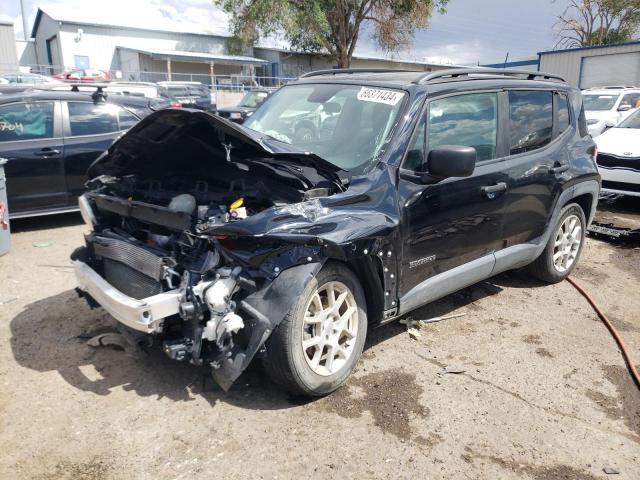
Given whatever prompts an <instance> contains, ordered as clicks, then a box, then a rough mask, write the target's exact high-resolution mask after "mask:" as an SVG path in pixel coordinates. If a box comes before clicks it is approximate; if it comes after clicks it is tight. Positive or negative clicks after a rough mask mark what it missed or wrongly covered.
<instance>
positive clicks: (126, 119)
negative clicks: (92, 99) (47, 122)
mask: <svg viewBox="0 0 640 480" xmlns="http://www.w3.org/2000/svg"><path fill="white" fill-rule="evenodd" d="M68 105H69V125H70V126H71V135H72V136H76V135H99V134H101V133H112V132H118V131H120V130H125V129H127V128H130V127H132V126H133V125H135V124H136V123H137V121H138V119H137V118H136V117H135V116H134V115H133V114H131V113H130V112H127V111H125V110H124V109H122V108H120V107H119V106H118V105H113V104H108V103H99V104H95V103H89V102H68Z"/></svg>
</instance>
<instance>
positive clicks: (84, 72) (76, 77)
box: [53, 68, 111, 82]
mask: <svg viewBox="0 0 640 480" xmlns="http://www.w3.org/2000/svg"><path fill="white" fill-rule="evenodd" d="M53 78H55V79H57V80H65V81H73V82H77V81H81V82H103V81H105V80H111V75H110V74H109V72H105V71H103V70H91V69H83V68H77V69H74V70H68V71H66V72H62V73H58V74H57V75H53Z"/></svg>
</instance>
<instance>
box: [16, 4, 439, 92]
mask: <svg viewBox="0 0 640 480" xmlns="http://www.w3.org/2000/svg"><path fill="white" fill-rule="evenodd" d="M123 22H124V23H125V24H124V25H107V24H101V23H96V18H95V17H86V18H82V17H79V16H78V17H75V18H70V17H63V16H62V15H61V14H56V13H55V12H54V13H51V14H50V13H48V12H45V11H43V10H41V9H39V10H38V12H37V14H36V19H35V22H34V25H33V29H32V32H31V37H32V40H31V41H30V42H22V43H24V45H20V50H21V52H20V55H19V56H20V58H21V59H22V60H21V62H20V64H21V66H23V67H25V68H27V67H30V66H32V65H33V66H35V65H38V66H39V67H38V70H40V71H41V73H47V74H52V73H59V72H60V71H62V70H68V69H72V68H84V69H97V70H108V71H110V72H111V74H112V78H113V77H115V78H122V79H125V80H142V81H160V80H197V81H201V82H203V83H208V84H211V85H214V84H215V85H221V84H223V83H233V82H235V81H236V80H237V79H238V78H241V77H242V78H243V82H244V83H245V84H246V82H247V80H253V79H254V78H255V77H267V78H266V79H264V80H261V81H260V83H262V84H263V85H271V84H274V83H273V82H272V81H271V80H270V79H273V78H275V77H277V78H295V77H297V76H299V75H300V74H302V73H304V72H308V71H311V70H318V69H326V68H332V67H334V66H335V62H334V61H332V60H331V59H330V58H329V56H327V55H322V54H309V53H304V52H293V51H289V50H286V49H281V48H273V47H266V46H260V47H257V46H256V47H253V48H251V47H249V48H247V49H246V50H245V51H244V52H243V54H242V55H231V54H229V52H228V50H227V46H226V45H227V41H228V37H226V36H223V35H219V34H215V33H212V32H211V31H204V30H199V31H198V30H197V29H198V27H197V26H194V27H193V31H188V32H185V31H178V30H177V29H180V28H182V29H183V30H184V29H185V28H186V27H185V26H184V24H182V25H181V26H174V25H172V24H171V23H168V24H167V23H165V24H163V25H158V29H153V28H142V26H141V24H140V23H139V22H137V21H135V19H127V18H124V19H123ZM142 25H144V24H142ZM160 27H161V28H162V29H160ZM218 27H219V25H218ZM217 30H218V31H219V30H220V29H219V28H218V29H217ZM43 65H44V67H42V66H43ZM351 66H352V67H353V68H392V69H405V70H420V71H431V70H438V69H443V68H451V67H452V65H437V64H433V63H428V62H421V61H415V60H397V59H388V58H382V57H379V58H378V57H370V56H362V55H358V54H357V53H356V55H354V57H353V60H352V65H351ZM42 70H44V71H42ZM249 83H253V82H252V81H250V82H249Z"/></svg>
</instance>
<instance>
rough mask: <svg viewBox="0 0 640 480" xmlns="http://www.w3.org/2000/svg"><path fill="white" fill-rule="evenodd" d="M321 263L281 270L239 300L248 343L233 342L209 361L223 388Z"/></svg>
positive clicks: (276, 322)
mask: <svg viewBox="0 0 640 480" xmlns="http://www.w3.org/2000/svg"><path fill="white" fill-rule="evenodd" d="M323 265H324V260H323V261H320V262H314V263H306V264H303V265H297V266H295V267H291V268H288V269H286V270H283V271H282V272H281V273H280V274H279V275H278V276H277V277H275V278H274V279H273V280H272V281H271V282H269V283H268V284H266V285H265V286H264V287H263V288H261V289H260V290H258V291H256V292H254V293H252V294H250V295H249V296H247V297H246V298H244V299H243V300H241V301H240V304H239V306H240V309H241V310H242V312H243V318H244V320H245V324H247V325H248V326H249V331H250V332H251V333H250V335H249V339H248V342H247V345H246V347H245V348H241V347H240V346H237V345H236V346H234V348H233V349H232V350H231V351H228V350H223V351H222V352H221V353H220V354H219V355H218V357H217V358H215V359H213V361H211V367H212V372H211V373H212V375H213V378H214V380H215V381H216V382H217V383H218V385H220V386H221V387H222V389H223V390H225V391H227V390H229V388H230V387H231V385H232V384H233V382H235V381H236V380H237V378H238V377H239V376H240V374H241V373H242V372H243V371H244V370H245V369H246V368H247V367H248V366H249V363H251V360H252V359H253V357H254V356H255V354H256V353H257V352H258V350H260V348H262V346H263V345H264V343H265V342H266V340H267V339H268V338H269V336H270V335H271V333H272V332H273V330H274V329H275V328H276V327H277V326H278V325H279V324H280V322H281V321H282V320H283V319H284V317H285V315H286V314H287V313H288V312H289V310H291V308H292V307H293V305H294V303H295V302H296V300H297V299H298V297H299V296H300V295H301V294H302V292H303V291H304V289H305V288H306V286H307V285H308V284H309V282H310V281H311V280H312V279H313V278H314V277H315V276H316V274H317V273H318V272H319V271H320V269H321V268H322V266H323ZM245 314H246V315H245Z"/></svg>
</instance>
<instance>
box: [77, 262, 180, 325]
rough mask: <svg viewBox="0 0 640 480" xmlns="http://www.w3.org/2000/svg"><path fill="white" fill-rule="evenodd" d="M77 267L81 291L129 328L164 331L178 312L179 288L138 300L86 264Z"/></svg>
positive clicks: (78, 264)
mask: <svg viewBox="0 0 640 480" xmlns="http://www.w3.org/2000/svg"><path fill="white" fill-rule="evenodd" d="M73 268H74V270H75V274H76V278H77V279H78V288H79V289H80V290H81V291H82V292H85V293H87V294H89V295H90V296H91V298H93V300H95V301H96V302H97V303H98V304H100V306H101V307H102V308H104V309H105V310H106V311H107V312H109V314H111V315H112V316H113V317H114V318H115V319H116V320H118V321H119V322H120V323H122V324H123V325H126V326H127V327H129V328H133V329H134V330H138V331H139V332H144V333H154V332H160V331H162V320H163V319H164V318H166V317H170V316H171V315H175V314H177V313H178V309H179V306H180V293H179V292H178V290H177V289H176V290H170V291H168V292H164V293H160V294H157V295H153V296H151V297H147V298H143V299H141V300H138V299H135V298H132V297H129V296H128V295H125V294H124V293H122V292H120V291H119V290H117V289H116V288H114V287H113V286H112V285H110V284H109V283H108V282H107V281H106V280H104V279H103V278H102V277H101V276H100V275H99V274H98V273H97V272H96V271H95V270H93V269H92V268H91V267H90V266H89V265H87V264H86V263H84V262H81V261H79V260H74V261H73Z"/></svg>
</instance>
